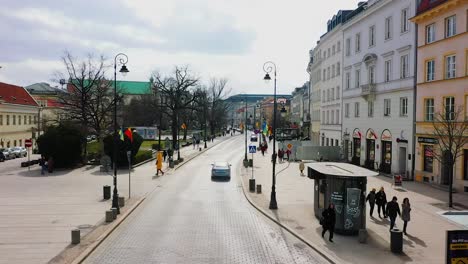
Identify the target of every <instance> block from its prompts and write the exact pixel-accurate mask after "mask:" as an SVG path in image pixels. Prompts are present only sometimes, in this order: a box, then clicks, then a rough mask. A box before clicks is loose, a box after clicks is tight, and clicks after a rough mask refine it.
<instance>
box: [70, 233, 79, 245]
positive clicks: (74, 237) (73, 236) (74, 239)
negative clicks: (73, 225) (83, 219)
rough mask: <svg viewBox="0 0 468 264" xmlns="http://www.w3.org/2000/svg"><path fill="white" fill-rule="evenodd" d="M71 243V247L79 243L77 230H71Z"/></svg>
mask: <svg viewBox="0 0 468 264" xmlns="http://www.w3.org/2000/svg"><path fill="white" fill-rule="evenodd" d="M71 243H72V244H73V245H76V244H79V243H80V230H79V229H73V230H72V231H71Z"/></svg>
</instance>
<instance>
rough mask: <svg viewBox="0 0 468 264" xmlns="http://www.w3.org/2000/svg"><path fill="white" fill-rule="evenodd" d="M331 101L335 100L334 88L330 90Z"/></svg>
mask: <svg viewBox="0 0 468 264" xmlns="http://www.w3.org/2000/svg"><path fill="white" fill-rule="evenodd" d="M331 99H332V100H335V88H331Z"/></svg>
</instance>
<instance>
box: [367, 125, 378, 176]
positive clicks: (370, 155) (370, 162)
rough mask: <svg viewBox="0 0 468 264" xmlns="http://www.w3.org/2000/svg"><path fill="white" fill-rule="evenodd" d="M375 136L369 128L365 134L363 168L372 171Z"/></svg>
mask: <svg viewBox="0 0 468 264" xmlns="http://www.w3.org/2000/svg"><path fill="white" fill-rule="evenodd" d="M376 139H377V135H376V134H375V132H374V130H373V129H372V128H369V129H368V130H367V133H366V161H365V162H364V167H366V168H368V169H370V170H373V169H374V168H375V167H374V164H375V140H376Z"/></svg>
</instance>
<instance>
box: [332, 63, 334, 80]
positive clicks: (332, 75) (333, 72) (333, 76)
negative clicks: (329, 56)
mask: <svg viewBox="0 0 468 264" xmlns="http://www.w3.org/2000/svg"><path fill="white" fill-rule="evenodd" d="M332 78H335V65H332Z"/></svg>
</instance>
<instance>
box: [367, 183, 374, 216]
mask: <svg viewBox="0 0 468 264" xmlns="http://www.w3.org/2000/svg"><path fill="white" fill-rule="evenodd" d="M367 201H369V206H370V216H371V217H374V216H373V215H372V214H373V213H374V206H375V188H372V191H370V193H369V194H368V195H367V197H366V202H367Z"/></svg>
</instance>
